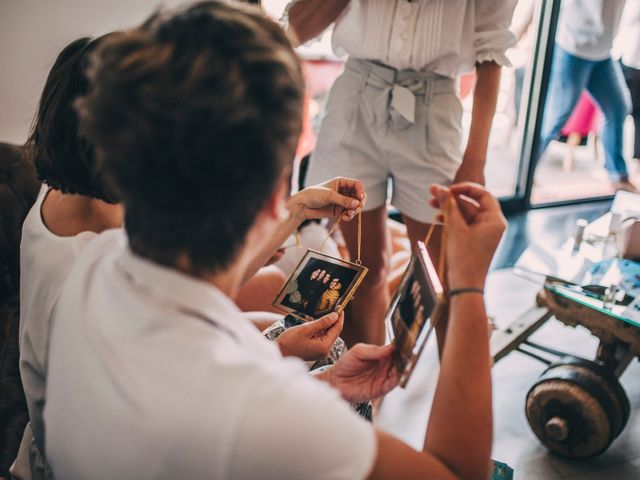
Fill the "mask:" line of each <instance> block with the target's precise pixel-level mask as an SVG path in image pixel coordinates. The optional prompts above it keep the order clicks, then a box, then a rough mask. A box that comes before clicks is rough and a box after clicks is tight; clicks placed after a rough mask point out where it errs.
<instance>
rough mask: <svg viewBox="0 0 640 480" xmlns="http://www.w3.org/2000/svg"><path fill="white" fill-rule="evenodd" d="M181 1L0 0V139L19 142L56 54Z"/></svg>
mask: <svg viewBox="0 0 640 480" xmlns="http://www.w3.org/2000/svg"><path fill="white" fill-rule="evenodd" d="M180 3H184V2H183V0H164V1H160V0H0V142H12V143H23V142H24V141H25V140H26V138H27V134H28V131H29V126H30V125H31V120H32V118H33V115H34V114H35V109H36V106H37V103H38V98H39V97H40V93H41V91H42V86H43V85H44V81H45V79H46V76H47V73H48V71H49V68H50V67H51V65H52V64H53V61H54V60H55V58H56V56H57V55H58V53H59V52H60V50H62V49H63V48H64V47H65V45H67V44H68V43H69V42H71V41H72V40H74V39H76V38H78V37H81V36H85V35H88V36H94V35H100V34H103V33H106V32H109V31H112V30H116V29H119V28H123V27H127V26H133V25H136V24H137V23H139V22H141V21H142V20H144V18H146V17H147V16H148V15H149V14H150V13H151V12H153V10H154V9H155V8H156V7H158V6H160V5H164V6H167V7H171V6H175V5H177V4H180Z"/></svg>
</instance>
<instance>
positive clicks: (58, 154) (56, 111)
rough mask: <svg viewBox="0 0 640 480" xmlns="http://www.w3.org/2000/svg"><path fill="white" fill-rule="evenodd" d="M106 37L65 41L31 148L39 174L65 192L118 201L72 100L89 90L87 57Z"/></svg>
mask: <svg viewBox="0 0 640 480" xmlns="http://www.w3.org/2000/svg"><path fill="white" fill-rule="evenodd" d="M106 37H107V36H103V37H99V38H97V39H95V40H92V39H91V38H89V37H83V38H79V39H78V40H75V41H73V42H71V43H70V44H69V45H67V46H66V47H65V48H64V49H63V50H62V52H60V54H59V55H58V58H57V59H56V61H55V63H54V64H53V67H52V68H51V70H50V71H49V75H48V76H47V80H46V82H45V85H44V89H43V91H42V96H41V97H40V104H39V106H38V111H37V114H36V117H35V119H34V121H33V125H32V127H31V133H30V135H29V139H28V140H27V146H28V147H29V149H30V150H31V156H32V158H33V160H34V163H35V167H36V171H37V172H38V178H39V179H40V180H41V181H43V182H45V183H46V184H47V185H49V186H51V187H53V188H56V189H58V190H60V191H62V192H64V193H72V194H79V195H85V196H88V197H92V198H98V199H100V200H104V201H106V202H109V203H115V200H116V199H115V195H114V193H113V190H112V189H110V188H109V187H108V185H107V183H106V182H105V180H104V178H103V176H102V174H101V173H100V172H99V171H98V169H97V168H96V161H95V157H94V154H93V148H92V147H91V145H90V144H89V142H87V140H86V139H85V138H83V137H82V136H81V135H79V133H78V115H77V113H76V110H75V108H74V102H75V100H76V99H77V97H78V96H80V95H84V94H85V93H86V92H87V90H88V82H87V79H86V76H85V70H86V67H87V65H88V56H89V54H90V53H91V52H92V51H93V50H94V49H95V48H96V46H97V45H98V44H99V43H100V42H101V41H102V40H103V39H104V38H106Z"/></svg>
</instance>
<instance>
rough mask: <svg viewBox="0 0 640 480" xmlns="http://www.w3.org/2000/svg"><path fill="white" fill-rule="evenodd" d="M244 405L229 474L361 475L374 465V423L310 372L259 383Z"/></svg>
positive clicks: (353, 478) (352, 478)
mask: <svg viewBox="0 0 640 480" xmlns="http://www.w3.org/2000/svg"><path fill="white" fill-rule="evenodd" d="M244 411H245V412H246V413H245V414H244V415H243V417H242V418H241V419H240V421H239V424H238V428H237V430H236V436H235V439H234V441H233V446H232V449H231V451H232V454H231V456H232V458H230V462H229V471H228V477H229V478H260V479H265V480H268V479H274V480H276V479H277V480H286V479H300V478H314V479H336V480H340V479H344V480H357V479H364V478H366V476H367V475H368V473H369V472H370V470H371V468H372V467H373V462H374V457H375V454H376V437H375V432H374V429H373V426H372V425H371V424H370V423H368V422H366V421H365V420H363V419H361V418H360V417H358V416H357V415H356V414H355V413H354V412H353V411H352V410H351V409H350V407H349V406H348V404H347V403H346V402H344V401H343V400H342V399H341V398H340V396H339V395H338V393H337V392H336V391H335V390H333V389H332V388H331V387H329V386H328V385H326V384H325V383H324V382H322V381H320V380H316V379H314V378H312V377H310V376H309V375H307V374H303V375H295V376H293V377H291V376H289V377H287V378H282V379H281V381H280V382H275V383H274V382H269V383H268V385H267V384H265V385H262V386H259V387H257V388H256V391H255V392H254V394H253V395H252V396H251V400H250V401H249V404H248V405H247V408H246V409H245V410H244Z"/></svg>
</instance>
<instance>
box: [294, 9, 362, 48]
mask: <svg viewBox="0 0 640 480" xmlns="http://www.w3.org/2000/svg"><path fill="white" fill-rule="evenodd" d="M348 3H349V0H301V1H299V2H297V3H295V4H293V5H292V6H291V8H290V9H289V25H290V30H292V31H293V34H294V35H295V40H296V42H295V43H296V44H297V45H300V44H303V43H305V42H308V41H309V40H311V39H313V38H315V37H317V36H318V35H320V34H321V33H322V32H324V31H325V30H326V29H327V27H328V26H329V25H331V24H332V23H333V22H334V21H335V20H336V19H337V18H338V16H339V15H340V14H341V13H342V11H343V10H344V9H345V7H346V6H347V4H348Z"/></svg>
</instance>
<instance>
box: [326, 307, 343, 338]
mask: <svg viewBox="0 0 640 480" xmlns="http://www.w3.org/2000/svg"><path fill="white" fill-rule="evenodd" d="M342 327H344V313H340V315H339V317H338V321H337V322H336V323H334V324H333V325H331V326H330V327H329V328H327V329H326V330H325V335H326V336H327V339H328V340H329V342H330V343H331V344H332V345H333V342H335V341H336V339H337V338H338V336H339V335H340V332H342Z"/></svg>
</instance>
